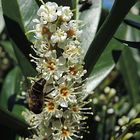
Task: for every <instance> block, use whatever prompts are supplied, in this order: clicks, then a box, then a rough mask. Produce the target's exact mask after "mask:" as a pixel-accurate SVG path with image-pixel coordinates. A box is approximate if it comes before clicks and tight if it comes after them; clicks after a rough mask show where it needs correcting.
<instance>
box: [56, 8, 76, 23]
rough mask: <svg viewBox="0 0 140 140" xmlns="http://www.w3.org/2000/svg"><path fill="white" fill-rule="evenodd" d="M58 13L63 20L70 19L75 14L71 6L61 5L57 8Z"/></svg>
mask: <svg viewBox="0 0 140 140" xmlns="http://www.w3.org/2000/svg"><path fill="white" fill-rule="evenodd" d="M57 15H58V16H60V17H61V19H62V20H63V21H69V20H70V19H71V17H72V16H73V13H72V11H71V10H70V7H68V6H64V7H63V6H60V7H58V8H57Z"/></svg>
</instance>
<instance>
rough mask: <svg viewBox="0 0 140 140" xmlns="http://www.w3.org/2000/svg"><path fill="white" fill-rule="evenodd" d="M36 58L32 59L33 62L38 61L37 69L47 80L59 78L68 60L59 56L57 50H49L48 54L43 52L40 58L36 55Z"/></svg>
mask: <svg viewBox="0 0 140 140" xmlns="http://www.w3.org/2000/svg"><path fill="white" fill-rule="evenodd" d="M34 59H36V60H34ZM34 59H32V60H31V62H35V63H36V65H37V67H36V70H37V71H38V72H39V73H41V74H42V76H43V78H45V79H46V80H49V79H50V78H54V79H59V78H60V77H61V76H62V74H63V72H64V71H65V63H66V60H65V59H64V58H63V57H59V58H57V55H56V51H55V50H53V51H48V52H47V53H46V54H42V56H41V57H40V58H35V57H34Z"/></svg>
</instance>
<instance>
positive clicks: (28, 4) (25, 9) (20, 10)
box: [2, 0, 38, 32]
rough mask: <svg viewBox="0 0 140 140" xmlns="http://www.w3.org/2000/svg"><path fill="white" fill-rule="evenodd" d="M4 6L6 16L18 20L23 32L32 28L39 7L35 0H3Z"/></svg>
mask: <svg viewBox="0 0 140 140" xmlns="http://www.w3.org/2000/svg"><path fill="white" fill-rule="evenodd" d="M2 7H3V12H4V16H6V17H8V18H9V19H11V20H13V21H15V22H17V23H18V24H19V26H20V28H21V29H22V30H23V32H24V31H28V30H29V29H30V28H32V24H33V23H32V22H31V21H32V20H33V19H34V18H35V17H36V12H37V9H38V5H37V4H36V2H35V1H34V0H24V1H23V0H10V1H9V0H2ZM13 31H14V30H13Z"/></svg>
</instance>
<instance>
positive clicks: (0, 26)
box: [0, 0, 5, 33]
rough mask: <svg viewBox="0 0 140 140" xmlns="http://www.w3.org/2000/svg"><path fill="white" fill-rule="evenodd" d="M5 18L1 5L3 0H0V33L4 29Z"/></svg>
mask: <svg viewBox="0 0 140 140" xmlns="http://www.w3.org/2000/svg"><path fill="white" fill-rule="evenodd" d="M4 25H5V24H4V19H3V14H2V7H1V0H0V33H1V32H2V31H3V29H4Z"/></svg>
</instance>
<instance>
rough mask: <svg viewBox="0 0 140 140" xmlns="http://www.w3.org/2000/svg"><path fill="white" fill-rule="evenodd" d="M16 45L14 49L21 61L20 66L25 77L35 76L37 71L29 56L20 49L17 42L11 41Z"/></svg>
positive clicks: (19, 61)
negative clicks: (28, 58)
mask: <svg viewBox="0 0 140 140" xmlns="http://www.w3.org/2000/svg"><path fill="white" fill-rule="evenodd" d="M11 42H12V44H13V47H14V51H15V54H16V57H17V60H18V63H19V66H20V68H21V70H22V72H23V74H24V76H25V77H29V76H35V75H36V73H37V72H36V71H35V69H34V68H33V67H32V65H31V63H30V62H29V61H28V60H27V58H26V57H25V56H24V55H23V54H22V52H21V51H20V49H19V48H18V47H17V46H16V44H15V43H14V42H13V41H11Z"/></svg>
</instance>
